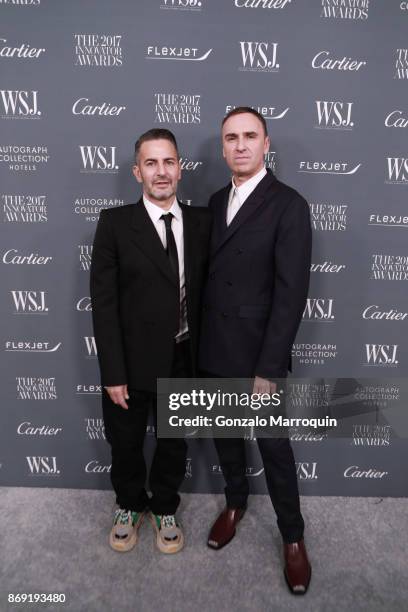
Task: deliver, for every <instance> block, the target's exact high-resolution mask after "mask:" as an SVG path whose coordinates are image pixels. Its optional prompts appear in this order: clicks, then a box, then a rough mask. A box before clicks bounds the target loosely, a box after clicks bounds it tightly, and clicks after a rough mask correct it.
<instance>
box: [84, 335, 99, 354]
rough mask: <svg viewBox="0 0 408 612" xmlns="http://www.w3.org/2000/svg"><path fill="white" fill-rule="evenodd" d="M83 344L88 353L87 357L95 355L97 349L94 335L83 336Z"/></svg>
mask: <svg viewBox="0 0 408 612" xmlns="http://www.w3.org/2000/svg"><path fill="white" fill-rule="evenodd" d="M84 341H85V346H86V350H87V353H88V357H96V356H97V354H98V351H97V349H96V342H95V337H94V336H84Z"/></svg>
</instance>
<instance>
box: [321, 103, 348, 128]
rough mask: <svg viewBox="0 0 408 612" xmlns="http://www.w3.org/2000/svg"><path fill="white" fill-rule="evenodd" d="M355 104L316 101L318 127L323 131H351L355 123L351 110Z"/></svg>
mask: <svg viewBox="0 0 408 612" xmlns="http://www.w3.org/2000/svg"><path fill="white" fill-rule="evenodd" d="M353 104H354V102H334V101H331V100H330V101H328V100H316V107H317V121H318V125H317V126H316V127H319V128H323V129H328V130H330V129H337V130H351V129H352V128H353V126H354V123H353V122H352V120H351V110H352V107H353Z"/></svg>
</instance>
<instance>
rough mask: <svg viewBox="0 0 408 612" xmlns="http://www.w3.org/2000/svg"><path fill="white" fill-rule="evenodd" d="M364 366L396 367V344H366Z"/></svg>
mask: <svg viewBox="0 0 408 612" xmlns="http://www.w3.org/2000/svg"><path fill="white" fill-rule="evenodd" d="M365 347H366V360H367V363H366V365H371V366H383V367H396V366H397V365H398V359H397V350H398V344H366V345H365Z"/></svg>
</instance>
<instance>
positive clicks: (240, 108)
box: [221, 106, 268, 136]
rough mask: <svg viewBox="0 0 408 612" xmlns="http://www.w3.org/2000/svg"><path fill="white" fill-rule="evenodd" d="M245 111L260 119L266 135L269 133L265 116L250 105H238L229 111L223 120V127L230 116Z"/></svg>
mask: <svg viewBox="0 0 408 612" xmlns="http://www.w3.org/2000/svg"><path fill="white" fill-rule="evenodd" d="M244 113H250V114H251V115H255V117H256V118H257V119H259V121H260V122H261V124H262V127H263V130H264V133H265V136H267V135H268V128H267V127H266V121H265V118H264V117H262V115H261V113H258V111H256V110H255V109H254V108H251V107H250V106H237V107H236V108H233V109H232V110H230V112H229V113H227V114H226V115H225V117H224V119H223V120H222V124H221V127H223V125H224V123H225V122H226V121H227V120H228V119H229V118H230V117H233V116H234V115H243V114H244Z"/></svg>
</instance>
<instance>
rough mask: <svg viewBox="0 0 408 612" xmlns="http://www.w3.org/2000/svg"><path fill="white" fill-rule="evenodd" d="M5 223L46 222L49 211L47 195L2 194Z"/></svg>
mask: <svg viewBox="0 0 408 612" xmlns="http://www.w3.org/2000/svg"><path fill="white" fill-rule="evenodd" d="M1 200H2V203H3V221H4V223H46V222H47V221H48V211H47V203H46V196H45V195H27V196H26V195H9V194H3V195H2V196H1Z"/></svg>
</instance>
